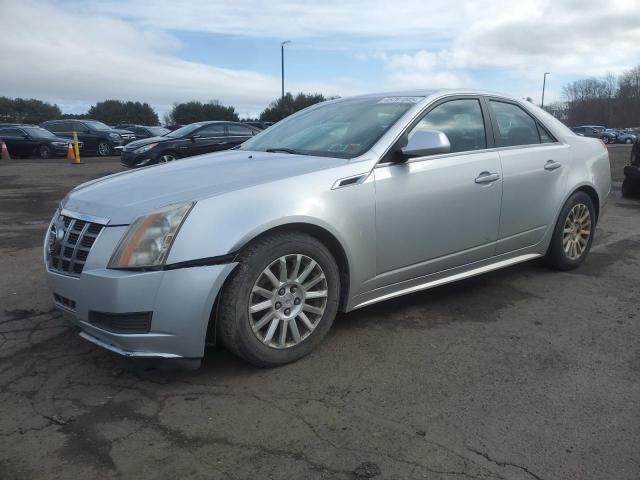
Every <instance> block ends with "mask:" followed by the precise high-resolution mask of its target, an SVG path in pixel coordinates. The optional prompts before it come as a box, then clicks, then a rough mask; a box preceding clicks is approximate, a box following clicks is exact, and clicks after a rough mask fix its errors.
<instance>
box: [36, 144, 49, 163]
mask: <svg viewBox="0 0 640 480" xmlns="http://www.w3.org/2000/svg"><path fill="white" fill-rule="evenodd" d="M51 154H52V152H51V147H50V146H49V145H40V147H38V155H39V156H40V158H42V159H44V160H46V159H47V158H51Z"/></svg>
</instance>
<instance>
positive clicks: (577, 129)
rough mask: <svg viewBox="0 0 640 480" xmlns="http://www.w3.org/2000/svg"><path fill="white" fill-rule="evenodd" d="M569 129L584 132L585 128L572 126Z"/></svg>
mask: <svg viewBox="0 0 640 480" xmlns="http://www.w3.org/2000/svg"><path fill="white" fill-rule="evenodd" d="M571 130H573V131H574V132H575V133H584V131H585V128H584V127H575V128H572V129H571Z"/></svg>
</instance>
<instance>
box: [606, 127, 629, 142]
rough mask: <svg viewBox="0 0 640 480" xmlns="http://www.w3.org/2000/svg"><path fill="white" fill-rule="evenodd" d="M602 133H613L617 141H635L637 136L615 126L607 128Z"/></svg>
mask: <svg viewBox="0 0 640 480" xmlns="http://www.w3.org/2000/svg"><path fill="white" fill-rule="evenodd" d="M604 133H610V134H613V135H615V136H616V141H617V142H618V143H635V141H636V138H637V137H636V136H635V135H634V134H633V133H631V132H623V131H622V130H616V129H615V128H607V129H606V130H605V131H604Z"/></svg>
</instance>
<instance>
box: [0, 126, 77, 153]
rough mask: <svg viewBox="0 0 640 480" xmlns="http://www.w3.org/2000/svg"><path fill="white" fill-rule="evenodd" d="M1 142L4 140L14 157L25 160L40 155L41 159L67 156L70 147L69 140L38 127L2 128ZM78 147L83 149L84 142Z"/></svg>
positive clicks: (0, 130)
mask: <svg viewBox="0 0 640 480" xmlns="http://www.w3.org/2000/svg"><path fill="white" fill-rule="evenodd" d="M0 140H4V143H5V144H6V145H7V150H9V154H10V155H11V156H12V157H23V158H29V157H30V156H32V155H38V156H39V157H40V158H51V157H55V156H57V155H65V154H66V153H67V147H68V146H69V139H68V138H61V137H57V136H55V135H54V134H53V133H51V132H50V131H49V130H45V129H44V128H40V127H38V126H36V125H20V124H16V126H12V127H4V126H0ZM78 147H79V148H82V142H80V143H79V144H78Z"/></svg>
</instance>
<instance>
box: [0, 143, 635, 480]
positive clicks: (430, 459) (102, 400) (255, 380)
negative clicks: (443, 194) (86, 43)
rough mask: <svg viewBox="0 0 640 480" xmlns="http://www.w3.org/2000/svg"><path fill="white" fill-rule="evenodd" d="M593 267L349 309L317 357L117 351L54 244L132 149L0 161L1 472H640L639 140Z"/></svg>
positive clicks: (499, 475) (522, 268) (472, 283)
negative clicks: (155, 358) (82, 192)
mask: <svg viewBox="0 0 640 480" xmlns="http://www.w3.org/2000/svg"><path fill="white" fill-rule="evenodd" d="M610 154H611V158H612V174H613V179H614V189H613V192H612V196H611V197H610V199H609V203H608V205H607V206H606V207H605V209H604V211H603V214H602V219H601V221H600V223H599V225H598V230H597V233H596V238H595V242H594V247H593V249H592V251H591V254H590V257H589V258H588V259H587V261H586V263H585V264H584V265H583V266H582V267H581V268H580V269H578V270H576V271H573V272H567V273H560V272H552V271H549V270H546V269H545V268H543V267H542V266H540V265H539V264H538V263H535V262H534V263H528V264H523V265H519V266H515V267H513V268H509V269H506V270H502V271H498V272H493V273H490V274H487V275H484V276H481V277H476V278H473V279H470V280H467V281H463V282H460V283H456V284H452V285H448V286H444V287H440V288H437V289H434V290H430V291H427V292H422V293H417V294H414V295H410V296H405V297H402V298H398V299H395V300H392V301H388V302H386V303H383V304H379V305H375V306H372V307H369V308H366V309H362V310H359V311H356V312H353V313H350V314H346V315H345V314H343V315H340V316H339V317H338V319H337V321H336V323H335V324H334V328H333V330H332V332H331V333H330V334H329V335H328V337H327V339H326V340H325V341H324V342H323V344H322V345H321V346H320V348H319V349H318V350H317V351H316V352H314V353H313V354H311V355H310V356H308V357H306V358H304V359H303V360H301V361H299V362H297V363H295V364H292V365H288V366H285V367H281V368H278V369H271V370H261V369H256V368H254V367H252V366H250V365H247V364H246V363H244V362H242V361H240V360H238V359H236V358H235V357H234V356H232V355H231V354H229V353H227V352H226V351H224V350H222V349H211V350H209V351H207V356H206V358H205V361H204V362H203V366H202V367H201V368H200V369H199V370H197V371H191V372H186V371H170V370H167V369H163V368H160V366H159V365H158V364H155V363H153V362H143V363H140V362H135V361H132V360H127V359H123V358H120V357H118V356H117V355H115V354H112V353H110V352H107V351H104V350H101V349H100V348H98V347H95V346H93V345H92V344H90V343H88V342H86V341H84V340H82V339H81V338H79V337H78V335H77V333H78V332H77V331H76V330H75V329H73V328H71V327H70V325H69V324H68V323H67V321H66V320H65V319H64V318H63V317H62V316H61V315H60V314H59V313H57V312H56V311H55V310H54V309H53V303H52V299H51V297H50V293H49V292H48V290H47V289H46V287H45V281H44V275H43V267H42V260H41V257H42V254H41V246H40V245H41V243H42V239H43V237H44V232H45V230H46V226H47V223H48V221H49V219H50V217H51V215H52V214H53V211H54V210H55V207H56V204H57V202H58V201H59V200H60V199H61V198H62V197H63V196H64V195H65V193H66V192H67V191H68V190H69V189H70V188H71V187H73V186H75V185H76V184H78V183H80V182H82V181H85V180H88V179H91V178H95V177H99V176H102V175H105V174H108V173H112V172H115V171H119V170H120V169H121V167H120V166H119V164H118V160H117V159H116V158H111V159H86V160H85V161H86V162H87V164H85V165H81V166H71V165H69V164H68V163H67V162H66V161H65V160H48V161H42V160H14V161H11V162H6V161H2V162H0V258H1V259H2V263H1V266H2V270H1V273H0V405H1V407H2V415H0V478H2V479H11V480H14V479H15V480H18V479H29V480H33V479H67V478H73V479H112V478H113V479H120V478H133V477H136V478H142V479H166V478H181V479H270V478H273V479H281V478H286V479H359V478H379V479H414V478H416V479H425V478H426V479H463V478H465V479H466V478H477V479H525V480H526V479H529V480H531V479H538V480H539V479H544V480H547V479H580V480H585V479H607V480H612V479H630V480H631V479H638V478H640V308H639V305H640V302H639V301H638V300H639V296H640V290H638V273H639V271H640V270H639V268H640V200H628V199H622V198H620V181H621V179H622V165H623V164H624V163H625V162H626V160H627V158H628V154H629V148H628V147H625V146H619V147H618V146H616V147H612V148H611V149H610Z"/></svg>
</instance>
